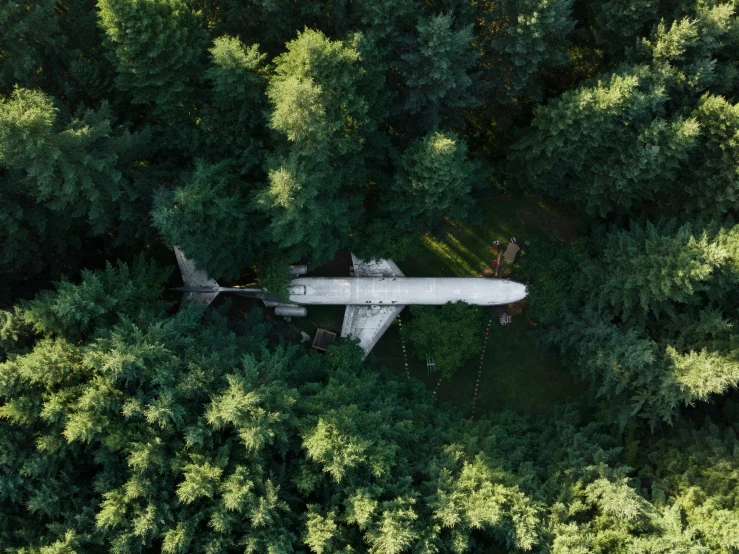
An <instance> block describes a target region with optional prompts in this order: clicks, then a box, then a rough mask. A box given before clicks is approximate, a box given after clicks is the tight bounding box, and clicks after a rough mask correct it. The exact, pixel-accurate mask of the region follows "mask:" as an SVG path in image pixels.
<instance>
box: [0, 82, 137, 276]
mask: <svg viewBox="0 0 739 554" xmlns="http://www.w3.org/2000/svg"><path fill="white" fill-rule="evenodd" d="M146 142H147V137H146V134H145V133H136V134H132V133H130V132H128V130H127V129H125V128H123V127H119V126H116V125H114V119H113V116H112V113H111V110H110V108H109V106H108V105H107V104H106V103H103V104H102V105H101V106H100V109H98V110H79V111H78V112H77V113H76V115H75V116H74V117H65V116H63V115H62V114H61V112H60V110H59V109H58V108H57V107H56V106H55V104H54V102H53V101H52V99H51V98H50V97H49V96H47V95H45V94H43V93H42V92H40V91H32V90H27V89H19V88H18V89H15V90H14V92H13V93H12V95H11V96H10V97H8V98H5V99H3V100H1V101H0V168H3V169H4V174H3V177H2V178H3V187H2V190H1V191H0V198H1V199H2V202H0V218H2V222H3V231H2V251H3V258H2V263H1V264H0V271H2V272H3V273H5V274H6V275H7V277H6V278H7V279H8V280H9V281H10V282H12V281H13V280H16V279H14V278H13V277H12V276H11V273H15V274H16V276H17V275H21V274H23V273H25V274H26V275H37V274H39V273H42V272H43V271H44V270H47V269H49V265H51V266H52V267H55V268H56V272H58V271H59V268H60V267H64V266H65V265H66V266H68V265H72V264H71V261H72V260H71V258H70V259H66V258H67V256H70V255H71V254H72V252H73V249H75V248H79V246H80V244H81V243H82V241H84V240H86V239H87V238H88V237H90V236H101V235H104V234H109V235H110V236H112V237H114V238H117V240H118V241H119V242H122V241H123V240H129V241H130V240H132V239H133V240H135V238H136V237H137V236H138V237H141V236H143V235H145V234H146V233H147V231H148V225H147V222H146V213H145V212H144V210H142V208H144V207H145V205H146V203H147V201H148V193H147V191H146V190H142V189H143V185H144V184H145V181H142V182H134V181H133V176H134V174H133V172H132V170H131V165H132V162H134V161H135V160H136V158H137V157H138V155H139V153H140V148H141V147H142V146H144V145H145V144H146ZM137 143H138V144H137ZM57 274H58V273H57Z"/></svg>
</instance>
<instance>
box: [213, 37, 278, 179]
mask: <svg viewBox="0 0 739 554" xmlns="http://www.w3.org/2000/svg"><path fill="white" fill-rule="evenodd" d="M210 54H211V66H210V67H209V68H208V69H207V70H206V72H205V75H206V77H207V78H208V79H209V80H210V82H211V84H212V87H213V98H212V100H211V102H210V103H209V104H208V105H206V107H205V108H204V109H203V123H202V131H203V137H202V141H203V143H204V144H205V145H206V147H207V148H208V149H209V152H210V153H211V154H210V156H211V158H213V159H218V160H228V161H229V163H232V164H234V165H235V167H237V168H238V170H239V172H240V173H242V174H243V173H247V172H249V171H250V170H252V169H253V168H255V167H256V166H257V165H259V164H260V163H261V162H262V158H263V157H264V144H263V140H262V138H261V137H262V135H263V131H262V129H263V127H264V126H265V124H266V122H265V121H264V117H263V115H262V112H263V110H264V108H265V105H264V100H265V99H266V98H265V96H264V89H265V86H266V75H265V69H264V66H265V58H266V56H265V55H264V54H262V53H261V52H260V51H259V47H258V46H257V45H252V46H250V47H246V46H245V45H244V44H242V43H241V41H240V40H239V39H238V38H233V37H220V38H217V39H216V40H215V41H214V44H213V48H211V49H210Z"/></svg>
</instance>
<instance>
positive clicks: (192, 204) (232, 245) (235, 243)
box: [152, 160, 260, 278]
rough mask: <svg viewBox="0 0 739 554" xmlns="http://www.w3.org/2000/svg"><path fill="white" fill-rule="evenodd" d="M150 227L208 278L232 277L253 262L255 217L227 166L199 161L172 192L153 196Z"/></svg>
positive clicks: (256, 236)
mask: <svg viewBox="0 0 739 554" xmlns="http://www.w3.org/2000/svg"><path fill="white" fill-rule="evenodd" d="M152 218H153V220H154V224H155V225H156V226H157V227H158V228H159V230H160V232H161V233H162V235H163V236H164V239H165V241H166V242H167V243H168V244H172V245H177V246H179V247H180V248H182V250H183V252H185V254H186V255H187V256H188V257H189V258H192V259H194V260H196V261H197V263H198V264H199V265H200V266H201V267H203V268H204V269H206V270H207V271H208V273H209V274H210V275H211V276H213V277H214V278H219V277H221V276H228V277H235V276H238V275H239V274H240V272H241V269H243V268H245V267H249V265H251V264H252V263H253V260H254V246H255V245H256V244H258V243H259V240H260V235H259V232H258V227H257V221H258V219H257V217H255V215H254V214H253V213H251V211H250V209H249V203H248V201H247V199H246V198H244V195H243V194H242V192H241V183H240V182H239V181H238V180H237V179H236V178H235V176H234V175H233V174H232V173H231V172H230V171H229V169H228V167H227V164H225V163H220V164H215V165H211V164H208V163H206V162H204V161H202V160H199V161H198V162H197V163H196V166H195V169H194V171H193V172H192V174H190V175H189V176H187V177H186V178H185V179H184V180H183V183H182V184H181V185H180V186H178V187H177V188H176V189H175V190H174V191H161V192H160V194H159V195H158V196H157V198H156V202H155V208H154V212H153V213H152Z"/></svg>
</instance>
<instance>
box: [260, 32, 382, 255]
mask: <svg viewBox="0 0 739 554" xmlns="http://www.w3.org/2000/svg"><path fill="white" fill-rule="evenodd" d="M359 40H361V37H355V38H354V39H353V40H352V41H345V42H339V41H331V40H329V39H328V38H327V37H326V36H325V35H323V34H322V33H319V32H316V31H310V30H305V31H304V32H302V33H300V34H299V35H298V38H297V39H295V40H294V41H291V42H289V43H288V45H287V48H288V50H287V52H286V53H284V54H282V55H281V56H279V57H278V58H277V60H276V66H275V73H274V75H273V76H272V78H271V79H270V82H269V86H268V88H267V96H268V97H269V99H270V102H271V103H272V106H273V111H272V117H271V123H270V124H271V127H272V128H273V129H275V130H277V131H278V132H280V133H281V134H283V135H284V136H285V138H286V139H287V141H288V145H287V148H286V151H285V153H284V154H281V155H278V156H275V157H273V159H272V160H270V162H269V164H268V184H267V187H266V188H264V189H263V190H262V191H260V193H259V194H258V196H257V203H256V206H257V208H258V209H260V210H262V211H264V212H267V213H269V214H270V219H271V221H270V224H269V228H268V232H269V235H270V237H271V238H272V240H273V241H274V242H275V243H276V244H277V245H279V247H280V248H281V249H283V250H285V251H288V252H290V253H291V254H290V257H292V258H293V259H299V258H302V257H305V256H306V255H310V256H311V262H312V263H314V264H317V265H320V263H321V262H323V261H326V260H327V259H330V258H331V257H333V255H334V254H335V253H336V251H337V250H338V249H339V248H341V247H342V246H344V245H345V244H346V239H347V235H348V232H349V229H350V226H351V222H352V220H353V219H355V218H356V215H357V214H358V211H359V210H358V208H359V206H358V202H359V196H358V195H357V194H356V192H355V191H353V190H352V189H353V188H355V187H356V186H357V184H358V183H360V182H361V179H362V170H361V165H362V164H361V162H362V157H361V149H362V142H363V141H364V137H365V136H366V134H367V133H369V132H370V131H371V128H372V122H371V120H370V119H369V118H368V115H367V109H368V106H367V102H366V101H365V99H364V98H363V97H362V96H361V94H360V93H359V91H358V90H357V83H356V82H357V80H358V79H360V78H361V76H362V74H363V69H362V67H361V64H360V56H359V52H358V50H357V42H358V41H359Z"/></svg>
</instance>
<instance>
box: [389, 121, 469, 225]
mask: <svg viewBox="0 0 739 554" xmlns="http://www.w3.org/2000/svg"><path fill="white" fill-rule="evenodd" d="M476 170H477V167H476V165H475V164H474V163H473V162H470V161H469V160H468V159H467V145H466V144H465V143H464V141H462V140H461V139H460V138H459V137H457V136H456V135H454V134H453V133H442V132H439V131H432V132H431V133H429V134H428V135H426V136H425V137H423V138H422V139H418V140H416V141H415V142H413V143H411V145H410V146H409V147H408V149H407V150H406V151H405V152H403V158H402V161H401V169H400V171H399V172H398V175H397V177H396V180H395V182H394V183H393V185H392V188H391V192H390V194H388V196H387V198H384V199H383V201H384V202H387V203H388V208H389V209H390V211H391V213H393V215H394V216H395V219H396V220H395V222H394V224H395V225H396V226H397V227H399V228H400V229H403V230H405V231H410V230H413V229H417V228H419V227H421V228H426V227H431V226H434V225H435V224H438V223H439V221H440V220H441V219H442V218H443V217H444V216H449V217H452V218H459V219H464V218H465V217H467V215H468V212H469V211H471V209H472V207H473V201H472V199H471V198H470V191H471V189H472V185H473V182H474V180H475V177H476Z"/></svg>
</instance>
